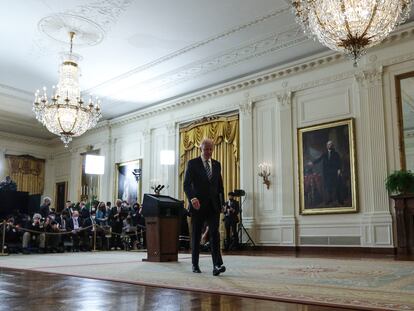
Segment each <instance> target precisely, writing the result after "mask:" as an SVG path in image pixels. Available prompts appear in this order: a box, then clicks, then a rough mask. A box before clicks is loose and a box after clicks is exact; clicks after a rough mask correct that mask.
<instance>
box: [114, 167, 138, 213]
mask: <svg viewBox="0 0 414 311" xmlns="http://www.w3.org/2000/svg"><path fill="white" fill-rule="evenodd" d="M141 167H142V163H141V160H135V161H129V162H124V163H117V164H116V168H115V169H116V172H115V176H116V180H115V186H116V189H115V200H116V199H121V200H122V201H127V202H128V203H129V204H130V205H132V204H134V203H135V202H139V201H140V200H141V178H140V177H141V169H142V168H141ZM137 172H139V178H137V176H138V175H137Z"/></svg>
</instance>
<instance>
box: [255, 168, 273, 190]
mask: <svg viewBox="0 0 414 311" xmlns="http://www.w3.org/2000/svg"><path fill="white" fill-rule="evenodd" d="M270 166H271V165H270V163H267V162H262V163H259V174H258V175H259V176H260V177H262V178H263V184H264V185H266V188H267V189H269V187H270V180H269V176H270Z"/></svg>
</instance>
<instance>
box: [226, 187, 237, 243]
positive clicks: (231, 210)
mask: <svg viewBox="0 0 414 311" xmlns="http://www.w3.org/2000/svg"><path fill="white" fill-rule="evenodd" d="M228 196H229V199H228V201H227V202H226V204H225V205H224V227H225V228H226V240H225V242H224V249H225V250H229V249H233V248H237V247H238V244H239V238H238V236H237V223H238V222H239V212H240V206H239V202H237V201H236V200H235V199H234V192H229V193H228ZM230 229H231V235H230Z"/></svg>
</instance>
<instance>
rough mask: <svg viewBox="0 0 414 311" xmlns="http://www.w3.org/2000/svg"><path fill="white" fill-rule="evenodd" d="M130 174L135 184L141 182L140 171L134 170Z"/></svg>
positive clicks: (138, 169)
mask: <svg viewBox="0 0 414 311" xmlns="http://www.w3.org/2000/svg"><path fill="white" fill-rule="evenodd" d="M132 174H133V175H134V177H135V180H136V181H137V182H139V181H140V180H141V177H142V169H140V168H134V170H133V171H132Z"/></svg>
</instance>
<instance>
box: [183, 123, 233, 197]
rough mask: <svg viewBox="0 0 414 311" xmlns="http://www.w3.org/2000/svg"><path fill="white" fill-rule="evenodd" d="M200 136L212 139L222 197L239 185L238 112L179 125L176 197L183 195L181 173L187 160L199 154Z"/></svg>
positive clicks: (201, 138)
mask: <svg viewBox="0 0 414 311" xmlns="http://www.w3.org/2000/svg"><path fill="white" fill-rule="evenodd" d="M204 138H210V139H212V140H213V141H214V144H215V146H214V151H213V159H215V160H217V161H219V162H220V163H221V174H222V176H223V184H224V197H225V198H226V199H227V193H228V192H230V191H233V190H234V189H238V188H239V184H240V162H239V150H240V148H239V116H238V115H233V116H226V117H217V118H214V119H212V120H211V119H209V120H207V121H200V122H197V123H192V124H190V125H188V126H186V127H183V128H181V129H180V168H179V177H180V198H181V199H184V198H185V195H184V190H183V182H184V173H185V169H186V165H187V162H188V161H189V160H191V159H192V158H196V157H198V156H200V154H201V152H200V143H201V141H202V140H203V139H204Z"/></svg>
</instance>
